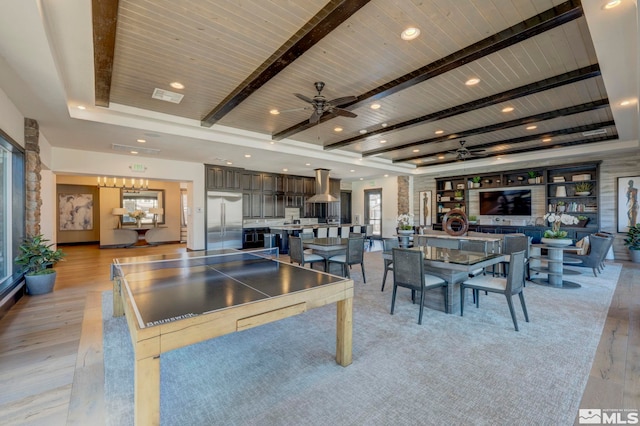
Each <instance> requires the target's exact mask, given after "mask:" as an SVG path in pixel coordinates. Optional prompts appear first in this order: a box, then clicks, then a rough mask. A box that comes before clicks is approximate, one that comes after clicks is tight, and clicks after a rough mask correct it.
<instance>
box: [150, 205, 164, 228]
mask: <svg viewBox="0 0 640 426" xmlns="http://www.w3.org/2000/svg"><path fill="white" fill-rule="evenodd" d="M149 213H151V214H152V215H153V227H154V228H157V227H158V215H161V214H164V209H163V208H161V207H151V208H150V209H149Z"/></svg>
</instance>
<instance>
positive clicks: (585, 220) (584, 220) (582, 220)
mask: <svg viewBox="0 0 640 426" xmlns="http://www.w3.org/2000/svg"><path fill="white" fill-rule="evenodd" d="M588 222H589V218H588V217H587V216H583V215H578V226H582V227H583V228H584V227H585V226H587V223H588Z"/></svg>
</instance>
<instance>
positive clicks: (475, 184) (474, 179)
mask: <svg viewBox="0 0 640 426" xmlns="http://www.w3.org/2000/svg"><path fill="white" fill-rule="evenodd" d="M481 180H482V178H481V177H480V176H474V177H472V178H471V182H473V187H474V188H480V181H481Z"/></svg>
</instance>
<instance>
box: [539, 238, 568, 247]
mask: <svg viewBox="0 0 640 426" xmlns="http://www.w3.org/2000/svg"><path fill="white" fill-rule="evenodd" d="M540 241H542V244H548V245H550V246H556V247H566V246H570V245H571V244H573V240H572V239H571V238H545V237H542V239H541V240H540Z"/></svg>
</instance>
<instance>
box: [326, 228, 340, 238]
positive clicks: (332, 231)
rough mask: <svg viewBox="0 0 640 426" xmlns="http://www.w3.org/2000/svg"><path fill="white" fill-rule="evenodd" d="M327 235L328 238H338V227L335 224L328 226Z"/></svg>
mask: <svg viewBox="0 0 640 426" xmlns="http://www.w3.org/2000/svg"><path fill="white" fill-rule="evenodd" d="M327 236H328V237H329V238H338V227H337V226H331V227H330V228H329V232H328V234H327Z"/></svg>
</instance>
